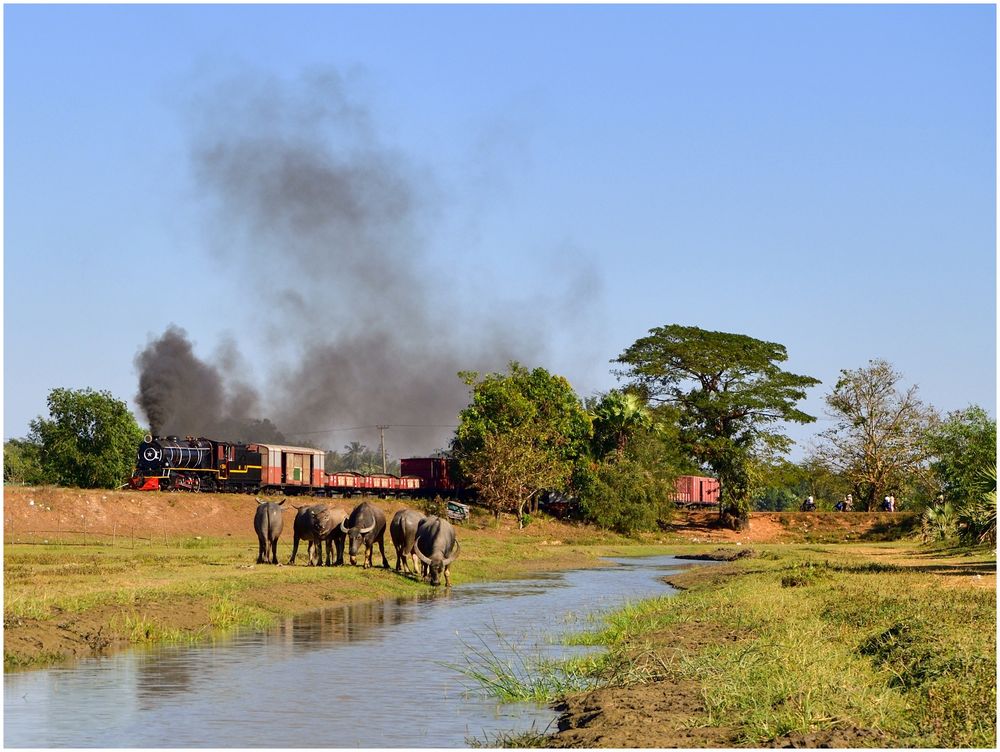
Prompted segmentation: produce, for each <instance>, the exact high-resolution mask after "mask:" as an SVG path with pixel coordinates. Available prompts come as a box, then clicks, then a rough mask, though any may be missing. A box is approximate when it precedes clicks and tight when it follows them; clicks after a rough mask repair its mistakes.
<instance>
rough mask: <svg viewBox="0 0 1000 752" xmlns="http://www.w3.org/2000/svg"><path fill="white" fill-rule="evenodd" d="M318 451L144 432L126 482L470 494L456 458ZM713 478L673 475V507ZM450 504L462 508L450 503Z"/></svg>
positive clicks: (713, 484) (460, 497)
mask: <svg viewBox="0 0 1000 752" xmlns="http://www.w3.org/2000/svg"><path fill="white" fill-rule="evenodd" d="M325 458H326V454H325V453H324V452H323V451H322V450H320V449H312V448H309V447H295V446H285V445H282V444H261V443H250V444H235V443H231V442H226V441H213V440H212V439H206V438H197V439H196V438H194V437H191V436H188V437H185V438H183V439H180V438H178V437H176V436H165V437H153V436H148V435H147V436H146V437H145V439H144V440H143V442H142V443H141V444H140V445H139V451H138V455H137V458H136V467H135V471H134V472H133V475H132V478H131V480H130V481H129V486H130V487H131V488H134V489H136V490H141V491H153V490H157V489H159V490H163V491H173V490H185V491H218V492H230V493H254V494H255V493H280V494H284V495H286V496H294V495H307V496H354V495H361V494H368V495H371V496H381V497H387V496H392V497H409V498H433V497H435V496H440V497H441V498H443V499H454V500H456V501H466V500H469V499H472V498H473V497H474V494H473V492H472V491H471V490H470V489H469V488H468V487H467V486H466V485H465V484H464V483H462V481H461V479H460V476H459V474H458V468H457V466H456V463H455V460H453V459H451V458H448V457H410V458H407V459H401V460H400V461H399V464H400V474H399V475H392V474H389V473H374V474H371V475H364V474H362V473H357V472H352V471H348V470H341V471H336V472H330V473H328V472H326V470H325V469H324V467H323V462H324V460H325ZM719 492H720V488H719V481H718V480H716V479H715V478H708V477H702V476H694V475H682V476H681V477H679V478H677V479H676V480H675V493H674V495H673V501H674V503H675V504H677V505H678V506H685V507H688V508H692V507H710V506H717V505H718V503H719ZM574 502H575V499H573V498H572V497H568V496H565V495H563V494H556V495H555V496H554V497H553V495H552V494H549V495H547V496H546V498H545V500H544V501H543V502H542V508H545V509H547V508H548V507H549V506H551V510H550V511H552V512H553V513H555V514H556V515H557V516H559V517H562V516H563V515H564V514H568V513H570V512H571V511H572V510H573V508H575V506H576V505H575V503H574ZM455 506H456V507H462V506H463V505H461V504H456V505H455Z"/></svg>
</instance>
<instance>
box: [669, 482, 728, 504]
mask: <svg viewBox="0 0 1000 752" xmlns="http://www.w3.org/2000/svg"><path fill="white" fill-rule="evenodd" d="M674 488H675V489H676V492H675V493H674V503H675V504H677V505H678V506H687V507H708V506H715V505H717V504H718V503H719V481H718V480H716V479H715V478H708V477H705V476H701V475H682V476H680V477H679V478H677V480H676V481H674Z"/></svg>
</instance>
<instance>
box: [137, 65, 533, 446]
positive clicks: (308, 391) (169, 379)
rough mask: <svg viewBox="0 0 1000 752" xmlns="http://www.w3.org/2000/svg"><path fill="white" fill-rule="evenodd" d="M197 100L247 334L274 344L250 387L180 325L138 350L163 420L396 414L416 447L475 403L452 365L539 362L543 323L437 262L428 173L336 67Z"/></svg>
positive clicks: (297, 426)
mask: <svg viewBox="0 0 1000 752" xmlns="http://www.w3.org/2000/svg"><path fill="white" fill-rule="evenodd" d="M195 112H196V113H197V117H196V118H195V121H196V122H197V123H198V125H197V126H196V128H195V134H194V139H193V147H192V158H193V168H194V176H195V182H196V187H197V191H198V194H199V195H200V196H203V197H204V198H205V200H206V203H207V205H208V223H207V224H208V227H209V228H210V236H211V241H210V245H211V247H212V248H213V254H214V256H215V257H216V260H217V262H218V263H219V265H220V266H222V267H224V268H225V269H226V270H227V272H229V273H236V276H237V277H238V279H237V280H236V282H238V283H239V284H241V285H243V286H249V289H252V290H253V292H254V301H255V302H254V306H253V310H254V311H255V317H254V327H253V331H254V332H255V334H256V336H259V337H262V338H264V340H265V341H266V343H267V346H268V348H269V351H270V352H272V353H273V356H274V357H273V360H271V362H270V363H269V365H268V366H267V371H268V372H267V373H266V374H264V375H263V376H264V384H263V385H262V386H261V388H260V390H259V391H257V390H255V389H254V388H252V387H251V386H250V382H249V380H243V381H239V380H236V381H233V380H232V376H233V375H232V374H231V373H227V372H226V369H225V368H223V367H222V365H220V364H216V365H209V364H207V363H205V362H203V361H201V360H199V359H198V358H197V357H195V356H194V354H193V352H192V348H191V344H190V342H188V341H187V339H186V337H185V335H184V333H183V332H182V331H181V330H179V329H177V328H174V327H171V328H170V329H168V330H167V331H166V333H164V334H163V336H162V337H160V338H158V339H156V340H154V341H153V342H151V343H150V344H149V346H147V348H146V349H145V350H144V351H143V352H142V353H141V354H140V355H139V356H137V359H136V364H137V367H138V370H139V372H140V377H139V382H140V384H139V396H138V397H137V401H138V403H139V405H140V406H141V407H142V409H143V410H144V411H145V412H146V415H147V417H148V418H149V420H150V422H151V423H152V424H153V428H154V429H155V430H158V431H164V432H170V433H174V432H176V433H177V434H192V433H194V434H202V435H206V436H212V437H213V438H214V437H215V434H213V433H212V432H213V431H216V430H218V431H220V432H221V431H222V430H223V428H224V427H225V426H229V427H230V430H231V431H233V430H235V429H237V428H239V429H240V431H242V430H243V428H245V427H247V426H251V427H252V426H253V425H254V421H256V422H257V425H258V426H260V425H263V424H262V422H261V418H260V417H259V416H260V415H262V414H266V415H267V416H269V418H270V420H273V424H271V423H270V422H269V423H268V427H269V428H271V429H273V428H274V427H275V426H277V427H278V428H280V430H281V431H283V432H284V433H285V435H286V436H287V437H288V440H289V441H290V442H292V443H297V442H301V441H302V440H303V439H304V438H308V439H309V440H311V441H312V442H314V443H318V444H320V445H323V444H325V445H327V446H330V447H334V446H340V445H341V444H343V443H346V441H347V440H350V439H352V438H354V437H353V436H348V435H345V434H327V433H323V432H324V431H326V430H327V429H330V428H333V427H337V426H341V427H342V426H369V425H376V424H383V425H392V426H399V427H400V428H398V429H391V430H390V432H389V433H388V434H387V443H390V447H391V450H393V453H394V454H396V455H397V456H408V455H409V454H410V453H423V452H430V451H432V450H434V449H436V448H438V447H441V446H445V445H446V444H447V442H448V439H449V438H450V436H451V434H452V429H451V428H449V427H448V426H453V425H454V424H455V423H456V422H457V414H458V412H459V410H461V408H462V407H463V406H464V405H465V404H466V402H467V400H468V391H467V387H466V386H465V385H464V384H463V383H462V382H461V381H460V379H459V378H458V377H457V372H458V371H460V370H481V371H494V370H504V368H505V367H506V364H507V362H508V361H510V360H512V359H518V360H523V361H526V362H528V363H531V364H534V362H535V361H533V358H536V357H537V355H538V353H539V352H540V350H541V341H542V337H541V333H540V330H539V328H538V325H537V324H536V325H535V328H534V330H532V327H531V326H528V325H525V324H524V321H525V320H526V319H525V318H521V317H519V316H518V315H517V314H507V315H505V316H503V319H502V320H497V317H496V315H495V314H492V313H491V312H489V311H488V310H483V309H482V308H474V309H471V310H470V309H469V307H468V306H467V305H466V304H465V303H464V302H463V299H462V298H461V296H458V295H456V294H454V291H456V290H459V289H460V286H461V281H460V280H457V279H453V278H452V277H451V276H450V274H449V273H448V270H447V269H444V268H441V267H440V265H434V264H432V263H431V262H430V260H429V256H428V253H427V250H426V241H425V238H426V237H427V236H428V235H431V234H432V230H433V227H432V222H433V219H434V217H435V214H436V213H437V212H438V211H440V207H439V206H438V203H437V199H436V196H437V195H438V191H437V190H436V188H435V182H434V178H433V176H432V174H431V171H430V170H427V169H422V168H420V167H418V166H416V165H415V164H413V163H412V162H411V161H410V160H409V159H407V158H406V157H405V156H404V155H402V154H400V153H398V152H396V151H394V150H393V149H391V148H389V147H387V146H385V145H383V144H382V143H380V140H379V137H378V134H377V133H376V131H375V128H374V127H373V125H372V120H373V118H372V116H371V114H370V113H369V111H368V109H367V107H365V106H364V105H363V103H361V102H359V101H358V99H357V98H356V97H354V96H352V94H351V92H350V91H349V87H348V86H347V85H345V83H344V81H343V80H342V79H341V78H340V77H339V76H338V75H336V74H334V73H322V74H319V75H310V76H306V77H303V78H302V79H301V80H299V81H298V82H296V83H294V84H292V85H286V84H282V83H279V82H276V81H273V80H269V79H262V78H258V79H254V80H250V79H240V80H236V81H230V82H227V83H226V84H223V85H222V86H220V87H219V88H218V89H217V90H215V91H213V92H211V93H210V95H209V96H207V97H205V98H203V99H200V100H199V101H198V102H197V103H196V107H195ZM240 274H242V275H243V276H240ZM230 355H235V357H236V358H237V359H238V351H236V350H235V348H233V349H232V350H231V352H230ZM218 435H219V438H227V436H224V435H222V434H221V433H220V434H218ZM369 435H371V434H369ZM250 438H253V439H256V440H260V441H263V440H265V438H266V437H261V436H251V437H250ZM271 440H274V439H271Z"/></svg>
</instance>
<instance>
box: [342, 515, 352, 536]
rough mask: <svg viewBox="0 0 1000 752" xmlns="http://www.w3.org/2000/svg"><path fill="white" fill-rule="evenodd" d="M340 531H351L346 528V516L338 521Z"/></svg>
mask: <svg viewBox="0 0 1000 752" xmlns="http://www.w3.org/2000/svg"><path fill="white" fill-rule="evenodd" d="M340 532H342V533H349V532H351V531H350V530H348V529H347V518H346V517H345V518H344V521H343V522H341V523H340Z"/></svg>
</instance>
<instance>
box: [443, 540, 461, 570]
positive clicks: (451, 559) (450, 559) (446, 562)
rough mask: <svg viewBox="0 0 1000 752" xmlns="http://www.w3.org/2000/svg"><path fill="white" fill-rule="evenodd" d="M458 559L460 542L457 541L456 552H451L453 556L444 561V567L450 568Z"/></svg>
mask: <svg viewBox="0 0 1000 752" xmlns="http://www.w3.org/2000/svg"><path fill="white" fill-rule="evenodd" d="M457 558H458V541H455V550H454V551H452V552H451V556H449V557H448V558H447V559H445V560H444V565H445V566H448V565H449V564H451V563H452V562H453V561H455V559H457Z"/></svg>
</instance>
